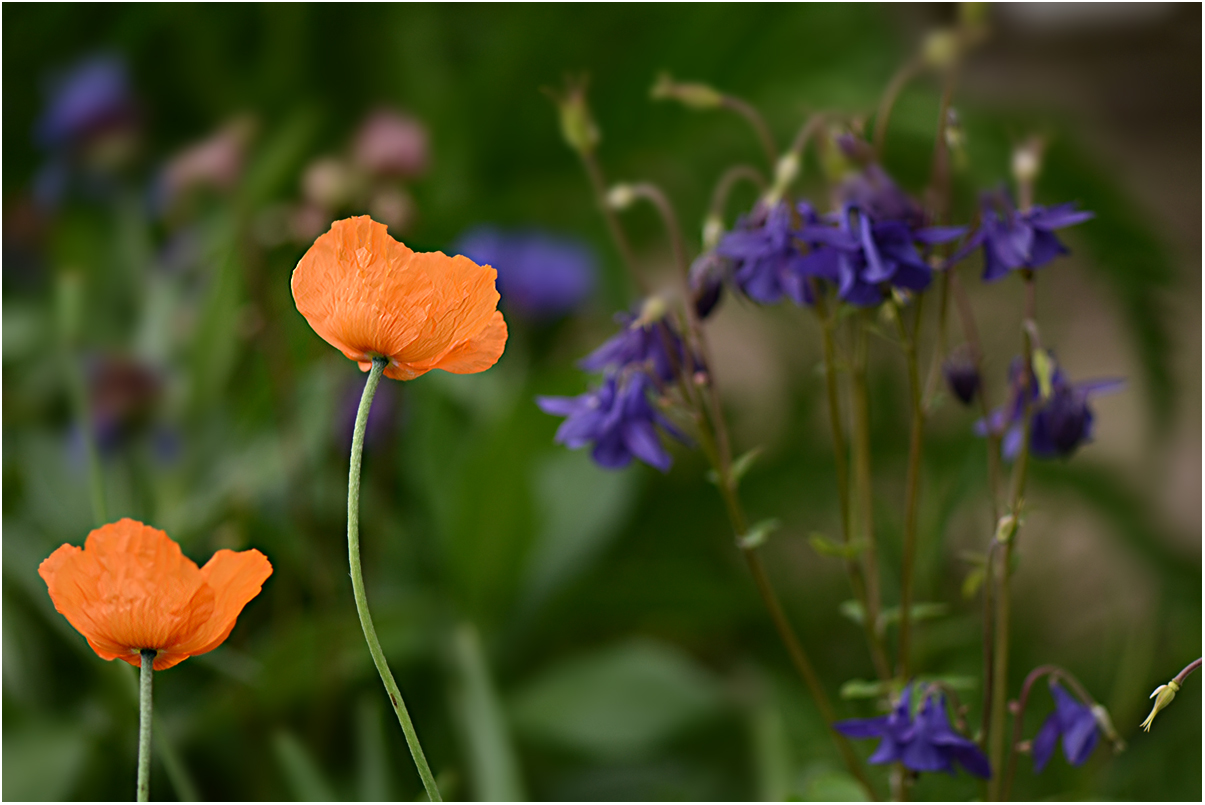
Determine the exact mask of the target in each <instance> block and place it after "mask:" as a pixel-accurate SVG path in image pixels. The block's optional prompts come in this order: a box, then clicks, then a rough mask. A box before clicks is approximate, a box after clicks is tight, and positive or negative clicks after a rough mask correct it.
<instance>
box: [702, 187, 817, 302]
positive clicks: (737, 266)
mask: <svg viewBox="0 0 1205 805" xmlns="http://www.w3.org/2000/svg"><path fill="white" fill-rule="evenodd" d="M795 212H796V213H798V215H799V216H800V219H801V220H802V221H803V222H805V223H810V222H814V221H816V220H817V219H816V214H815V211H813V210H812V208H811V206H810V205H808V204H807V203H805V202H800V203H799V204H798V205H797V206H796V208H795ZM797 237H798V232H797V226H796V224H795V221H794V220H793V215H792V210H791V207H790V206H789V205H788V204H787V203H786V202H785V201H780V202H779V203H778V204H775V205H774V206H773V207H771V208H769V209H766V207H765V206H764V205H762V204H758V205H757V206H756V207H754V208H753V211H752V212H750V213H749V214H748V215H743V216H741V217H740V218H739V219H737V222H736V226H735V227H734V228H733V230H732V231H731V232H729V233H727V234H726V235H724V237H723V238H721V239H720V242H719V245H718V246H716V253H717V254H719V255H720V256H722V257H727V258H729V259H731V260H732V261H733V271H732V281H733V282H734V283H735V284H736V287H738V288H740V289H741V292H742V293H744V294H745V296H747V297H749V298H750V299H752V300H753V301H754V302H760V303H761V304H763V305H772V304H774V303H775V302H778V301H780V300H781V299H782V298H783V296H786V297H788V298H790V299H791V301H793V302H794V303H795V304H797V305H806V304H809V303H810V302H811V290H810V289H809V288H808V282H807V277H808V276H811V275H809V274H808V273H807V266H808V264H807V263H806V262H805V259H804V258H805V255H804V253H803V252H802V251H801V250H800V248H799V241H798V240H797Z"/></svg>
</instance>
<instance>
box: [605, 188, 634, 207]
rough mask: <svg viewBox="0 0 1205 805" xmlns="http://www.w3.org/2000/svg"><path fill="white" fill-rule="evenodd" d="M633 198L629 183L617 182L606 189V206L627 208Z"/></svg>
mask: <svg viewBox="0 0 1205 805" xmlns="http://www.w3.org/2000/svg"><path fill="white" fill-rule="evenodd" d="M635 200H636V194H635V193H634V192H633V191H632V186H631V185H626V184H617V185H615V186H614V187H612V188H611V189H610V190H608V191H607V206H608V207H610V208H612V209H615V210H623V209H627V208H628V207H630V206H632V202H633V201H635Z"/></svg>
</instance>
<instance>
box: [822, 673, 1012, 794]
mask: <svg viewBox="0 0 1205 805" xmlns="http://www.w3.org/2000/svg"><path fill="white" fill-rule="evenodd" d="M912 689H913V686H912V685H909V686H908V687H907V688H905V689H904V692H903V694H901V695H900V699H899V702H897V703H896V706H895V708H894V709H893V710H892V711H891V714H890V715H886V716H879V717H877V718H852V719H848V720H846V721H838V722H837V723H836V724H833V728H834V729H836V730H837V731H838V732H840V733H842V734H843V735H847V736H849V737H850V738H881V739H882V740H881V741H880V742H879V746H878V748H877V749H875V751H874V754H872V755H871V756H870V758H869V759H868V761H867V762H869V763H874V764H887V763H897V762H898V763H902V764H903V765H904V767H905V768H908V769H911V770H913V771H917V772H921V771H929V772H934V771H944V772H946V773H948V774H951V775H953V774H954V764H955V763H957V764H959V765H961V766H962V767H963V768H965V769H966V770H967V771H969V772H970V773H971V774H974V775H975V776H977V777H983V778H985V779H986V778H988V777H991V776H992V769H991V764H989V763H988V759H987V758H986V757H985V756H984V754H983V752H982V751H980V749H979V747H978V746H976V745H975V742H974V741H972V740H970V739H969V738H966V737H964V736H962V735H959V734H958V733H957V732H955V731H954V730H953V728H951V727H950V722H949V719H948V718H947V716H946V701H945V696H944V695H942V694H941V693H940V692H935V691H929V692H928V693H926V694H925V700H924V702H923V703H922V705H921V709H920V712H919V713H918V714H917V715H916V717H915V719H914V718H913V717H912Z"/></svg>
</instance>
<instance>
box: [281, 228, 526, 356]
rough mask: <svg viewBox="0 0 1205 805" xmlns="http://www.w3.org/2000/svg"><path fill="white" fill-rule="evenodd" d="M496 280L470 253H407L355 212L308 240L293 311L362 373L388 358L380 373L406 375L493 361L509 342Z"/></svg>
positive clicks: (295, 280) (296, 274)
mask: <svg viewBox="0 0 1205 805" xmlns="http://www.w3.org/2000/svg"><path fill="white" fill-rule="evenodd" d="M497 276H498V274H497V272H496V271H495V270H494V269H493V268H491V267H489V266H479V265H477V264H476V263H474V262H473V261H472V260H470V259H468V258H467V257H462V256H455V257H448V256H447V255H445V254H443V253H442V252H413V251H411V250H410V249H408V248H406V246H404V245H403V244H401V243H398V242H397V241H395V240H394V239H393V238H391V237H390V236H389V233H388V231H387V229H386V227H385V226H384V224H378V223H376V222H375V221H373V220H372V219H371V218H369V217H368V216H360V217H358V218H349V219H346V220H343V221H336V222H335V223H334V224H332V226H331V229H330V231H329V232H327V233H326V234H324V235H322V236H321V237H319V238H318V240H316V241H315V242H314V245H313V246H312V247H311V248H310V250H309V251H308V252H306V254H305V256H303V257H302V258H301V261H300V262H298V264H297V268H296V269H294V271H293V280H292V285H293V298H294V301H296V303H297V310H298V311H299V312H300V313H301V315H302V316H304V317H305V319H306V321H308V322H309V323H310V326H311V327H313V328H314V331H315V332H317V333H318V335H320V336H321V337H322V338H323V339H324V340H326V341H327V342H328V343H330V344H332V345H333V346H335V347H337V348H338V349H339V350H340V351H341V352H343V354H344V355H346V356H347V357H348V358H351V359H352V360H354V361H357V362H358V363H359V364H360V368H361V369H364V370H367V369H368V368H370V367H371V365H372V359H373V357H374V356H377V355H381V356H386V357H388V358H389V367H388V368H387V369H386V372H385V374H386V375H388V376H389V377H392V378H395V379H398V380H410V379H412V378H415V377H418V376H419V375H422V374H425V373H426V372H429V371H430V370H431V369H447V370H448V371H453V372H459V373H461V374H464V373H468V372H480V371H483V370H485V369H488V368H489V367H490V366H492V365H493V364H494V363H495V362H497V359H498V357H499V356H500V355H501V354H502V348H503V347H505V344H506V325H505V322H502V320H501V314H500V313H498V311H497V307H498V299H499V297H498V292H497V290H496V289H495V287H494V285H495V280H496V279H497ZM487 333H488V334H487ZM499 337H500V338H501V340H500V341H499ZM490 354H492V355H493V359H492V360H488V359H487V357H486V356H487V355H490ZM445 364H446V365H445ZM449 367H455V368H449ZM470 367H476V368H470Z"/></svg>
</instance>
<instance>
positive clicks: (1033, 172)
mask: <svg viewBox="0 0 1205 805" xmlns="http://www.w3.org/2000/svg"><path fill="white" fill-rule="evenodd" d="M1012 167H1013V178H1014V179H1016V180H1017V184H1019V185H1032V184H1033V183H1034V182H1035V181H1036V180H1037V178H1038V174H1039V173H1041V172H1042V141H1041V140H1040V139H1038V138H1037V137H1030V138H1029V139H1028V140H1026V141H1025V142H1023V143H1021V145H1019V146H1017V148H1016V150H1014V151H1013V166H1012Z"/></svg>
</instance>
